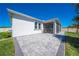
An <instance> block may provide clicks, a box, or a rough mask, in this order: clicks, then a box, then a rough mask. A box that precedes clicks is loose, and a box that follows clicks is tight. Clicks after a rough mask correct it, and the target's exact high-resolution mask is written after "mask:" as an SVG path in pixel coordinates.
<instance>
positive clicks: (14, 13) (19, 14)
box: [7, 9, 41, 21]
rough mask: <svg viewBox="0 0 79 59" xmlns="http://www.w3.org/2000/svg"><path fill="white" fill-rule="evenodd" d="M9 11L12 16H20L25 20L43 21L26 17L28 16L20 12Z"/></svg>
mask: <svg viewBox="0 0 79 59" xmlns="http://www.w3.org/2000/svg"><path fill="white" fill-rule="evenodd" d="M7 10H8V12H9V14H10V15H11V16H14V15H18V16H22V17H24V18H30V19H32V20H34V21H41V20H40V19H37V18H34V17H32V16H29V15H26V14H23V13H20V12H16V11H14V10H11V9H7Z"/></svg>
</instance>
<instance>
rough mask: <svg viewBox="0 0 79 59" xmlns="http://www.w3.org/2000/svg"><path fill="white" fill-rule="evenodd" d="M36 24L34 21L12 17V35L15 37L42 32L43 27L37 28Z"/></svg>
mask: <svg viewBox="0 0 79 59" xmlns="http://www.w3.org/2000/svg"><path fill="white" fill-rule="evenodd" d="M34 26H35V24H34V21H27V20H22V19H19V18H18V19H17V18H12V32H13V33H12V35H13V37H16V36H23V35H31V34H35V33H42V29H43V28H42V29H41V30H35V28H34ZM41 27H42V25H41Z"/></svg>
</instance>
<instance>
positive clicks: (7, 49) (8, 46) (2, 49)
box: [0, 38, 15, 56]
mask: <svg viewBox="0 0 79 59" xmlns="http://www.w3.org/2000/svg"><path fill="white" fill-rule="evenodd" d="M13 55H15V50H14V44H13V39H12V38H7V39H6V40H5V39H2V41H0V56H13Z"/></svg>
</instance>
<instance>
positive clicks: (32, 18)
mask: <svg viewBox="0 0 79 59" xmlns="http://www.w3.org/2000/svg"><path fill="white" fill-rule="evenodd" d="M7 10H8V12H9V13H10V15H11V16H15V15H18V16H22V17H23V18H25V20H27V19H26V18H30V20H31V21H40V22H43V23H49V22H57V23H58V24H60V22H59V19H58V18H52V19H49V20H47V21H46V20H45V21H44V20H40V19H37V18H34V17H32V16H29V15H26V14H23V13H20V12H16V11H14V10H11V9H7ZM20 18H21V17H20ZM60 25H61V24H60Z"/></svg>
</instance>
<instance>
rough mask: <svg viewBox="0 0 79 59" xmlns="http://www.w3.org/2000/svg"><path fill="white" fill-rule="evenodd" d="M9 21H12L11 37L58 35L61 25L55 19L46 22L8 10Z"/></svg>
mask: <svg viewBox="0 0 79 59" xmlns="http://www.w3.org/2000/svg"><path fill="white" fill-rule="evenodd" d="M8 13H9V16H10V19H11V20H12V35H13V37H16V36H23V35H31V34H36V33H54V34H56V33H59V32H60V31H61V24H60V22H59V20H58V19H57V18H54V19H50V20H48V21H42V20H40V19H37V18H34V17H31V16H29V15H25V14H22V13H19V12H16V11H14V10H11V9H8Z"/></svg>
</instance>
